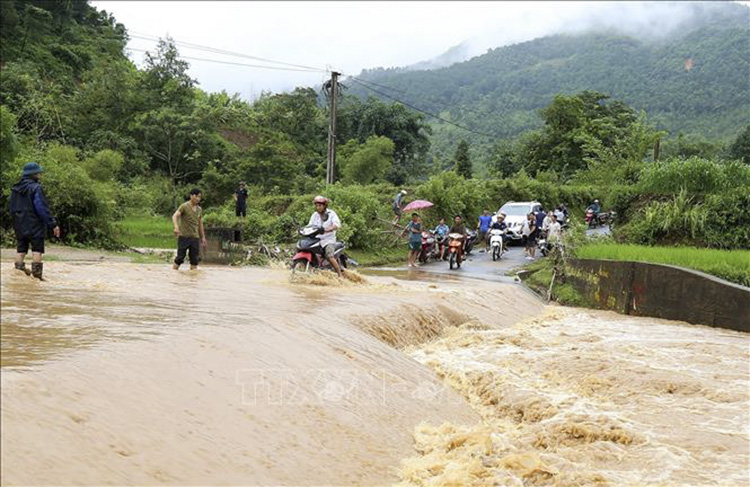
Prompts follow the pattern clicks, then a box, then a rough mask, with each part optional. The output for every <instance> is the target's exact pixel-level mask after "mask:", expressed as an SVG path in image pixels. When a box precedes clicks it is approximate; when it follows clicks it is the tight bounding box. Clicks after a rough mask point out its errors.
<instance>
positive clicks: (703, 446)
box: [0, 261, 750, 486]
mask: <svg viewBox="0 0 750 487" xmlns="http://www.w3.org/2000/svg"><path fill="white" fill-rule="evenodd" d="M45 274H46V276H48V281H46V282H37V281H34V280H32V279H30V278H27V277H25V276H23V275H18V274H16V273H15V272H14V271H13V270H12V263H10V262H7V261H5V262H2V284H1V286H2V287H1V291H2V302H1V306H2V315H1V321H0V338H1V339H2V340H1V342H0V370H1V372H2V374H0V379H1V381H2V382H1V384H0V385H1V393H2V404H1V406H2V411H1V414H2V430H1V431H2V443H1V445H0V446H1V450H0V481H1V482H2V484H3V485H103V484H108V485H165V484H169V485H256V486H258V485H264V486H265V485H268V486H270V485H274V486H279V485H289V486H292V485H294V486H305V485H308V486H313V485H316V486H317V485H341V486H345V485H346V486H348V485H373V486H374V485H403V486H412V485H414V486H448V485H453V486H463V485H466V486H470V485H481V486H485V485H486V486H491V485H509V486H532V485H533V486H565V485H570V486H587V485H611V486H621V485H623V486H636V485H638V486H640V485H654V486H673V485H674V486H683V485H684V486H688V485H691V486H693V485H695V486H703V485H731V486H745V485H749V484H750V340H749V339H748V335H746V334H742V333H739V332H732V331H727V330H721V329H713V328H708V327H703V326H693V325H687V324H684V323H677V322H669V321H663V320H656V319H644V318H631V317H626V316H619V315H616V314H613V313H608V312H592V311H588V310H580V309H572V308H561V307H556V306H545V305H543V304H542V303H541V302H540V301H538V300H537V299H536V297H534V296H533V295H531V294H530V293H529V292H528V291H526V290H525V289H524V288H523V287H521V286H520V285H518V284H513V283H509V282H480V281H476V280H463V279H460V278H446V279H437V278H434V276H432V277H425V278H424V279H419V278H415V277H414V275H412V276H410V277H408V278H404V277H403V276H397V275H392V274H388V273H386V274H381V275H368V276H366V277H364V278H362V277H358V276H353V278H352V279H350V280H346V281H339V280H338V279H335V278H331V277H329V276H318V277H315V278H311V279H309V278H301V279H297V280H295V281H293V282H292V281H290V278H289V274H288V273H287V272H285V271H283V270H273V269H251V268H229V267H210V266H207V267H205V268H202V269H201V270H199V271H181V272H174V271H172V270H171V269H170V268H169V266H164V265H135V264H126V263H66V262H48V263H46V264H45Z"/></svg>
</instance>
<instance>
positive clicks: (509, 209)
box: [500, 205, 531, 216]
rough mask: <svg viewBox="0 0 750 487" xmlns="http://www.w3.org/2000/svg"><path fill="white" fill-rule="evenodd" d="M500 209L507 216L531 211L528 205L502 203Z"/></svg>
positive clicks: (520, 214)
mask: <svg viewBox="0 0 750 487" xmlns="http://www.w3.org/2000/svg"><path fill="white" fill-rule="evenodd" d="M500 211H501V212H503V213H505V214H506V215H508V216H523V215H527V214H528V213H529V211H531V207H530V206H528V205H503V207H502V208H500Z"/></svg>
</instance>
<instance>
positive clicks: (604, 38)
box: [349, 4, 750, 158]
mask: <svg viewBox="0 0 750 487" xmlns="http://www.w3.org/2000/svg"><path fill="white" fill-rule="evenodd" d="M695 7H700V5H696V6H695ZM703 7H706V6H705V5H703ZM711 7H717V8H713V9H712V10H710V11H709V14H706V15H702V16H698V17H696V16H692V17H685V18H683V19H682V20H681V22H680V23H676V24H675V25H678V26H681V27H680V28H679V29H677V30H672V31H671V33H670V34H669V35H664V36H662V37H650V38H648V39H639V38H635V37H632V36H627V35H623V34H619V33H616V32H613V31H612V30H610V29H603V28H602V29H593V30H588V31H586V32H585V33H565V34H555V35H549V36H545V37H540V38H537V39H534V40H529V41H525V42H521V43H517V44H513V45H509V46H505V47H500V48H494V49H490V50H488V51H487V52H486V53H485V54H482V55H479V56H475V57H472V58H471V59H469V60H467V61H463V62H459V63H454V64H452V65H450V66H448V67H442V68H437V69H431V70H405V69H404V68H398V69H382V68H379V69H376V70H366V71H363V72H362V74H360V75H359V78H361V79H363V80H366V81H372V82H375V83H378V85H379V86H376V87H375V88H376V89H377V90H378V91H380V94H377V93H375V92H373V91H372V90H370V89H367V88H365V87H363V86H362V85H361V84H356V83H352V86H351V89H350V90H349V92H350V93H352V94H355V95H358V96H362V97H366V96H378V97H380V98H381V99H383V100H384V101H393V100H399V101H402V102H406V103H408V104H410V105H413V106H416V107H419V108H421V109H423V110H426V111H429V112H431V113H435V114H439V115H440V116H441V117H442V118H444V119H448V120H451V121H452V122H454V123H458V124H460V125H463V126H465V127H468V128H469V129H471V130H472V131H474V132H480V133H482V134H488V135H490V137H485V136H482V135H477V134H476V133H471V132H468V131H465V130H462V129H460V128H457V127H455V126H451V125H449V124H445V123H442V122H440V121H437V120H435V119H433V118H431V117H428V120H429V121H430V122H431V123H432V124H433V129H434V133H433V136H432V142H433V150H434V153H435V154H436V155H438V156H439V157H441V158H447V157H451V155H452V152H453V151H454V150H455V147H456V144H457V143H458V141H459V140H460V139H467V140H470V141H471V142H472V145H473V146H474V147H479V146H485V147H488V146H491V145H492V144H493V143H494V142H495V141H497V140H499V139H506V140H508V139H513V138H515V137H518V136H519V135H521V134H523V133H525V132H528V131H530V130H535V129H538V128H540V127H541V125H542V121H541V119H540V117H539V115H538V111H539V109H541V108H543V107H545V106H547V105H549V103H550V102H551V101H552V100H553V99H554V97H555V96H556V95H558V94H572V93H578V92H581V91H584V90H593V91H598V92H601V93H605V94H608V95H611V96H612V97H613V98H615V99H619V100H622V101H624V102H625V103H628V104H629V105H630V106H632V107H633V108H634V109H636V110H637V111H640V110H644V111H645V112H646V115H647V121H648V122H649V123H651V124H653V125H655V126H656V127H657V128H659V129H663V130H666V131H667V132H669V134H670V135H672V136H674V135H676V134H678V133H679V132H682V133H685V134H693V135H699V136H703V137H706V138H709V139H723V140H728V139H730V138H733V137H734V136H736V135H737V134H738V133H739V131H740V130H741V129H742V128H743V127H744V126H745V125H746V124H747V123H749V122H750V83H748V80H750V56H748V46H750V8H748V7H746V6H743V5H739V4H718V5H715V6H711ZM693 10H694V11H702V10H701V9H700V8H692V10H691V11H693ZM386 87H387V88H386ZM389 88H391V89H389ZM383 94H385V95H388V96H383Z"/></svg>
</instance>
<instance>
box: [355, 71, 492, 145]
mask: <svg viewBox="0 0 750 487" xmlns="http://www.w3.org/2000/svg"><path fill="white" fill-rule="evenodd" d="M350 78H351V79H352V81H354V82H355V83H357V84H360V85H362V86H363V87H365V88H367V89H368V90H371V91H374V92H375V93H377V94H379V95H382V96H384V97H386V98H390V99H391V100H393V101H397V102H399V103H401V104H402V105H405V106H407V107H409V108H412V109H414V110H416V111H418V112H420V113H424V114H425V115H429V116H430V117H434V118H437V119H438V120H441V121H443V122H445V123H448V124H450V125H453V126H455V127H458V128H460V129H463V130H466V131H467V132H471V133H472V134H477V135H483V136H485V137H495V135H491V134H485V133H483V132H477V131H476V130H472V129H470V128H468V127H464V126H463V125H459V124H457V123H455V122H451V121H450V120H447V119H445V118H443V117H441V116H439V115H435V114H434V113H430V112H428V111H426V110H422V109H421V108H418V107H415V106H414V105H411V104H409V103H407V102H405V101H403V100H399V99H398V98H396V97H393V96H391V95H388V94H386V93H383V92H382V91H380V90H376V89H375V88H373V87H371V86H367V85H366V84H364V83H362V82H361V81H359V80H357V78H354V77H351V76H350Z"/></svg>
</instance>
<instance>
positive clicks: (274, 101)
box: [0, 0, 750, 249]
mask: <svg viewBox="0 0 750 487" xmlns="http://www.w3.org/2000/svg"><path fill="white" fill-rule="evenodd" d="M0 6H1V8H2V11H1V12H0V13H2V30H0V41H2V42H1V43H0V172H1V173H2V186H1V188H0V189H2V193H1V194H0V216H2V225H3V234H4V236H7V235H8V231H9V226H10V215H8V208H7V200H8V195H9V191H10V187H11V186H12V185H13V184H14V183H15V182H16V181H17V180H18V176H19V173H20V168H21V166H22V165H23V164H24V163H25V162H28V161H38V162H40V163H41V164H42V166H44V168H45V174H44V175H43V184H44V186H45V188H46V190H47V193H48V195H49V200H50V203H51V206H52V211H53V213H54V214H55V215H56V216H57V217H58V219H59V221H60V223H61V228H62V230H63V238H64V240H65V241H67V242H77V243H87V244H97V245H105V246H114V245H116V244H117V242H116V241H117V232H118V231H119V230H118V229H119V228H121V226H120V225H118V224H115V222H117V221H118V220H121V219H123V218H125V217H131V218H134V219H135V220H137V219H138V218H141V217H143V216H144V215H160V216H162V217H163V218H166V217H167V216H168V215H170V214H171V213H172V212H173V211H174V209H175V208H176V206H177V205H178V204H179V203H180V202H181V201H182V200H183V198H184V197H185V195H186V194H187V192H188V191H189V189H190V188H192V187H194V186H199V187H200V188H201V189H202V190H203V193H204V202H203V206H204V208H205V209H206V223H207V224H208V225H215V226H232V227H240V228H242V229H243V230H244V234H245V237H246V238H249V239H251V240H252V239H263V240H264V241H266V242H269V243H270V242H288V241H290V240H292V239H294V237H295V232H294V230H295V229H296V227H297V226H299V225H302V224H304V223H306V222H307V220H308V218H309V216H310V213H311V211H312V207H311V206H312V205H311V200H312V197H313V196H314V195H315V194H319V193H324V194H326V196H328V197H329V198H331V200H332V207H333V208H334V209H335V210H336V211H337V212H338V213H339V215H340V217H341V218H342V220H343V221H344V227H343V228H342V230H341V232H340V237H341V238H343V239H344V240H346V241H348V243H349V244H350V245H352V246H354V247H357V248H363V249H375V248H380V247H384V246H388V245H393V237H392V235H390V236H386V235H389V234H386V233H384V232H383V230H384V229H385V228H388V226H387V225H384V224H381V222H382V220H390V218H392V214H391V209H390V202H391V200H392V198H393V197H394V195H395V194H396V192H397V191H398V190H399V189H401V188H403V187H406V188H407V189H408V190H409V198H410V199H411V198H422V199H427V200H430V201H432V202H433V203H435V206H434V207H433V208H431V209H429V210H427V211H425V212H424V213H423V216H424V219H425V223H426V224H427V225H430V226H432V225H434V224H436V223H437V221H438V219H439V218H441V217H446V218H448V217H451V216H453V215H455V214H461V215H463V216H464V217H466V218H467V220H468V221H469V223H470V224H473V223H474V222H475V219H476V217H477V216H478V215H479V214H480V213H481V211H482V210H484V209H489V210H491V211H496V210H497V209H498V208H499V206H501V205H502V204H503V203H504V202H506V201H509V200H515V201H530V200H537V201H540V202H541V203H542V204H543V205H545V207H551V206H556V205H558V204H560V203H565V204H566V205H567V206H568V207H569V208H571V210H572V211H573V213H574V214H577V213H580V212H581V211H582V210H583V208H585V206H586V205H588V204H589V203H590V202H591V200H592V199H593V198H597V197H598V198H599V199H600V200H602V202H603V204H604V207H605V208H613V209H615V210H616V211H617V212H618V219H617V223H616V227H615V228H616V231H615V237H616V238H618V239H621V240H625V241H632V242H637V243H646V244H654V243H670V244H672V243H684V244H691V245H696V246H706V247H717V248H743V247H744V248H748V247H750V221H749V220H748V217H747V215H748V212H747V210H746V209H747V208H748V207H750V200H749V198H750V173H749V172H748V171H750V169H749V167H750V166H748V160H749V157H750V156H749V155H748V154H749V153H748V147H750V143H749V142H748V141H749V140H750V126H747V125H746V126H744V127H743V126H740V125H739V124H738V123H739V122H740V120H742V121H743V122H747V120H746V119H741V118H738V117H737V114H738V113H741V112H742V113H744V112H746V110H747V107H748V105H750V99H749V98H748V89H747V85H746V83H743V79H741V78H742V77H743V72H744V73H747V68H748V62H747V59H745V58H742V59H738V58H737V56H736V53H737V43H738V42H741V41H742V40H743V39H746V38H747V28H746V27H743V26H742V25H741V23H740V22H738V21H737V20H736V19H734V18H732V19H728V20H727V21H726V22H724V23H723V24H721V25H719V24H716V23H714V24H711V25H713V27H714V28H715V29H714V30H715V32H714V31H710V32H709V31H705V30H701V28H700V25H698V27H696V30H692V31H690V32H684V33H683V37H682V42H683V43H684V45H681V47H680V48H679V49H677V48H676V47H675V45H674V44H673V43H672V42H671V41H665V42H664V43H662V44H660V45H650V44H644V43H639V42H636V41H633V40H632V39H631V40H624V39H622V38H618V37H613V36H608V35H604V34H598V35H594V36H583V37H555V38H546V39H540V40H537V41H533V42H531V43H524V44H521V45H518V46H511V47H509V48H502V49H496V50H493V51H492V52H490V53H488V54H487V55H486V56H482V57H480V58H476V59H474V60H472V61H469V62H467V63H462V64H460V65H457V66H455V67H451V68H447V69H445V70H438V71H434V72H429V73H428V72H423V73H411V74H409V73H395V72H394V73H379V74H378V76H385V77H391V78H392V80H394V82H395V81H398V80H400V81H398V83H403V85H400V86H401V88H403V89H404V90H406V96H407V97H408V96H410V95H416V94H422V95H425V96H430V97H434V99H436V100H441V99H442V102H443V103H447V104H449V105H452V106H454V107H455V108H451V110H450V111H448V112H443V115H444V116H446V117H450V118H451V119H454V120H459V121H461V122H463V123H465V124H468V125H470V126H472V127H475V128H477V127H478V128H481V129H483V130H485V129H486V130H487V131H489V132H491V133H495V134H497V137H485V136H482V137H484V138H480V139H476V138H474V137H473V136H471V135H470V134H467V133H466V132H457V130H459V129H457V128H456V127H452V128H451V129H447V128H446V126H443V125H433V126H430V125H429V124H428V123H427V120H426V119H425V116H424V115H423V114H420V113H417V112H415V111H412V110H410V109H408V108H407V107H405V106H404V105H402V104H400V103H385V102H383V101H381V100H379V99H377V98H375V97H368V98H364V99H361V98H359V97H358V96H353V95H350V94H347V95H343V96H342V97H341V100H340V103H339V112H338V129H337V134H336V136H337V140H338V143H339V145H338V151H337V160H338V163H337V166H336V168H335V169H336V171H335V173H336V179H337V183H336V184H334V185H331V186H328V187H326V186H325V185H324V184H323V180H324V174H325V165H326V140H327V130H328V119H329V113H328V108H327V105H326V104H325V103H324V102H325V100H324V98H323V97H321V96H320V94H319V92H318V91H317V90H316V89H313V88H297V89H295V90H293V91H291V92H288V93H281V94H275V95H272V94H264V95H262V96H261V97H260V99H258V100H257V101H255V102H254V103H252V104H250V103H247V102H245V101H243V100H241V99H240V98H239V97H238V96H237V95H229V94H227V93H224V92H221V93H206V92H204V91H202V90H201V89H199V88H198V87H197V85H196V81H195V80H193V79H191V78H190V76H189V75H188V64H187V63H186V61H185V60H183V59H181V58H180V55H179V52H178V50H177V48H176V44H175V42H174V41H173V40H171V39H169V38H167V39H163V40H161V41H160V42H159V44H158V46H157V47H156V48H155V49H154V50H153V52H150V53H148V54H147V56H146V62H145V65H144V67H143V69H137V68H136V67H135V66H134V65H133V63H132V62H130V61H129V60H128V59H127V58H126V56H125V55H124V54H123V49H124V46H125V42H126V40H127V31H126V30H125V28H124V26H122V25H121V24H117V23H116V22H115V19H114V18H113V17H112V16H111V15H108V14H107V13H106V12H100V11H98V10H97V9H95V8H93V7H91V6H90V5H88V3H87V2H85V1H67V0H49V1H48V0H44V1H42V0H7V1H3V2H0ZM735 7H741V6H731V7H730V8H731V9H735ZM741 8H745V7H741ZM745 9H746V8H745ZM746 10H747V9H746ZM733 11H737V12H741V13H742V12H745V10H733ZM743 15H744V14H743ZM699 24H700V23H699ZM688 51H690V53H691V54H690V55H691V56H693V57H694V58H695V65H694V67H693V68H692V70H690V72H685V71H684V68H679V66H678V67H675V66H676V64H675V63H676V62H677V61H676V60H678V59H683V58H684V57H685V55H687V53H688ZM719 51H721V52H722V56H718V55H715V54H716V53H717V52H719ZM634 63H636V64H638V65H639V66H641V67H645V68H644V69H646V68H647V72H641V71H642V70H639V69H635V68H634V67H633V66H634ZM728 64H731V65H732V66H733V70H730V69H729V68H727V65H728ZM498 66H499V67H498ZM465 69H471V70H474V71H472V72H471V73H473V74H472V76H469V77H468V78H464V76H465V73H466V72H465V71H463V70H465ZM743 70H744V71H743ZM730 71H731V72H730ZM603 73H606V76H605V75H604V74H603ZM716 73H719V74H721V75H722V76H724V75H726V76H724V77H721V78H716V79H721V83H714V82H712V83H707V80H708V79H709V78H711V79H713V78H712V77H713V76H714V75H715V74H716ZM610 78H612V79H616V80H617V84H616V85H615V86H614V87H613V86H610V85H608V84H607V83H610V82H611V80H610ZM746 78H747V77H746V76H745V79H744V81H746ZM459 81H460V82H459ZM605 81H606V82H605ZM412 82H418V85H419V86H416V87H415V86H413V85H412V84H411V83H412ZM638 83H641V85H639V84H638ZM643 83H648V86H650V88H649V90H645V91H642V92H641V91H639V90H640V88H638V86H643ZM656 85H659V89H656V88H657V86H656ZM698 86H700V90H702V91H699V90H698ZM707 86H711V87H713V88H711V90H708V89H707V88H706V87H707ZM725 86H730V87H734V88H736V89H725V88H724V87H725ZM665 87H667V88H669V89H666V88H665ZM681 90H682V91H681ZM636 92H638V93H639V94H638V96H639V97H640V98H638V97H636V98H633V96H635V94H636ZM729 92H731V93H729ZM608 93H615V94H616V93H624V95H623V96H622V97H616V96H615V97H613V96H610V95H609V94H608ZM657 94H658V96H657ZM480 98H481V100H482V101H481V103H479V102H477V100H479V99H480ZM631 100H636V101H637V103H634V104H633V105H634V106H635V108H634V107H633V106H631V105H630V104H628V103H626V102H627V101H631ZM719 101H720V102H721V104H723V105H720V106H719V105H716V103H719ZM509 107H510V108H509ZM428 108H434V109H436V110H437V109H438V105H437V104H436V105H434V106H430V107H428ZM443 108H444V107H443ZM636 108H638V109H643V110H645V112H644V111H637V110H636ZM441 110H443V109H441ZM719 112H721V113H719ZM646 113H648V116H647V115H646ZM667 113H668V116H667V115H665V114H667ZM477 114H478V115H477ZM474 116H477V118H474V119H472V118H471V117H474ZM672 116H674V117H677V118H675V120H677V119H679V121H680V124H682V125H679V124H678V125H676V126H677V127H682V128H684V129H685V131H686V132H701V130H693V129H696V128H700V127H703V124H704V123H705V122H706V120H709V119H710V120H712V122H716V123H715V124H714V125H713V127H714V128H715V129H716V130H715V131H713V132H712V131H702V132H703V135H702V136H695V135H692V134H688V135H685V134H672V135H670V134H668V133H667V132H666V131H664V130H660V129H658V128H657V127H660V128H661V127H667V126H672V125H670V124H671V123H672V122H669V123H666V122H667V121H669V120H671V119H670V118H669V117H672ZM665 117H666V118H665ZM454 129H455V130H454ZM732 134H737V136H736V137H729V138H727V137H728V136H729V135H732ZM464 138H466V140H464ZM434 145H437V146H439V147H438V150H436V151H435V150H431V147H433V146H434ZM656 147H660V152H658V151H656V150H655V148H656ZM485 172H487V173H488V175H489V177H484V176H487V174H485ZM240 180H244V181H246V182H247V183H248V188H249V190H250V200H249V202H248V215H247V218H245V219H244V220H240V219H237V218H236V217H235V216H234V211H233V199H232V193H233V191H234V190H235V188H236V186H237V182H238V181H240ZM135 220H133V221H135ZM138 221H140V220H138Z"/></svg>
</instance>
